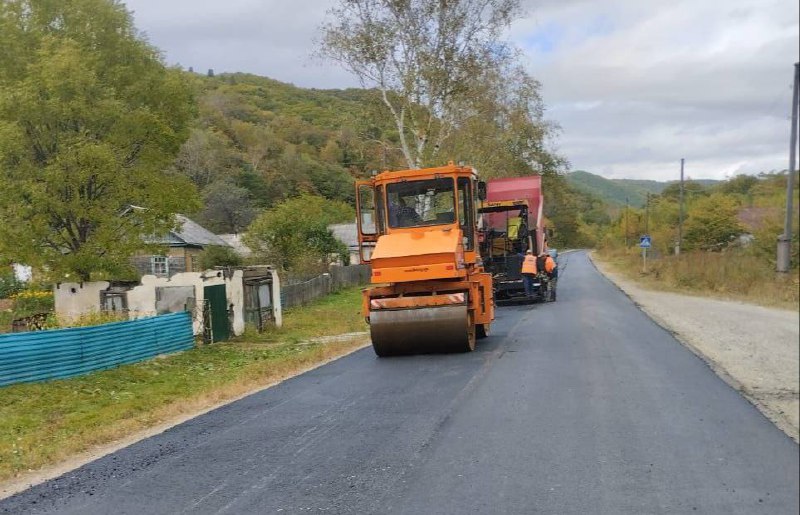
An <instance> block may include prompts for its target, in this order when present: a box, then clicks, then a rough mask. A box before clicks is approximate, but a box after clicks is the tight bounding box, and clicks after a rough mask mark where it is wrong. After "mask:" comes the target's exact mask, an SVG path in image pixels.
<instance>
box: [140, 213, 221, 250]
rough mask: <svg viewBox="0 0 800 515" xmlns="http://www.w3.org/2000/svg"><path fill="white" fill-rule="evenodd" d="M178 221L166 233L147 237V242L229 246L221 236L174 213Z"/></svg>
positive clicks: (175, 244) (174, 244) (176, 244)
mask: <svg viewBox="0 0 800 515" xmlns="http://www.w3.org/2000/svg"><path fill="white" fill-rule="evenodd" d="M175 218H176V220H177V221H178V228H177V229H175V230H174V231H170V232H169V234H168V235H165V236H161V237H155V238H148V239H147V240H148V242H149V243H159V244H166V245H172V246H180V245H197V246H199V247H205V246H207V245H219V246H221V247H229V246H230V245H228V244H227V243H226V242H225V241H224V240H223V239H222V238H220V237H219V236H217V235H216V234H214V233H213V232H211V231H209V230H208V229H206V228H205V227H203V226H201V225H200V224H198V223H197V222H195V221H194V220H191V219H190V218H189V217H187V216H184V215H181V214H176V215H175Z"/></svg>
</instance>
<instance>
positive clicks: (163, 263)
mask: <svg viewBox="0 0 800 515" xmlns="http://www.w3.org/2000/svg"><path fill="white" fill-rule="evenodd" d="M150 271H151V272H152V273H153V275H155V276H156V277H169V259H168V258H167V257H165V256H152V257H151V258H150Z"/></svg>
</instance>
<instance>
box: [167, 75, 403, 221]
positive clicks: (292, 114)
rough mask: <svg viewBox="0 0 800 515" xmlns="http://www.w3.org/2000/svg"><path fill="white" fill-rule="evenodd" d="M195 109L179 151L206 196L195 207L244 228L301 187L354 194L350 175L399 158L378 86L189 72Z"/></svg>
mask: <svg viewBox="0 0 800 515" xmlns="http://www.w3.org/2000/svg"><path fill="white" fill-rule="evenodd" d="M192 80H193V81H194V82H195V86H196V90H197V92H198V97H199V98H198V117H197V118H196V120H195V122H194V126H193V127H192V129H191V134H190V136H189V140H188V141H187V142H186V143H185V144H184V145H183V147H182V148H181V151H180V154H179V155H178V158H177V159H176V164H175V168H176V171H177V172H178V173H180V174H182V175H185V176H187V177H188V178H189V179H191V180H192V182H193V183H194V184H195V185H196V186H197V188H198V190H199V191H200V193H201V196H202V197H203V202H202V206H203V207H202V209H201V211H200V212H199V213H196V214H195V216H197V217H198V218H199V220H200V221H201V222H202V223H203V224H205V225H207V226H208V227H209V228H210V229H212V230H214V231H216V232H240V231H242V230H244V229H245V228H246V227H247V225H248V224H249V223H250V221H251V220H252V219H253V217H254V216H255V214H256V213H257V212H258V211H259V210H261V209H263V208H268V207H271V206H273V205H274V204H275V203H276V202H279V201H281V200H283V199H285V198H288V197H292V196H296V195H298V194H301V193H313V194H319V195H322V196H324V197H327V198H330V199H336V200H344V201H350V200H352V196H353V177H354V176H359V175H363V174H365V173H368V172H369V170H371V169H376V168H382V167H385V166H388V165H391V164H394V163H393V160H394V157H395V156H394V154H393V153H392V152H390V151H386V150H385V149H384V147H383V146H382V145H381V144H380V143H378V142H379V141H380V140H381V139H382V138H385V136H384V132H385V131H386V130H387V128H386V127H384V126H381V125H379V124H378V123H376V122H375V121H374V120H380V117H377V116H370V113H371V111H372V110H373V109H375V108H377V103H376V99H375V98H374V92H371V91H368V90H360V89H349V90H317V89H303V88H298V87H295V86H293V85H290V84H285V83H281V82H278V81H275V80H272V79H268V78H264V77H258V76H254V75H247V74H230V75H227V74H226V75H221V76H217V77H203V76H199V75H198V76H193V77H192Z"/></svg>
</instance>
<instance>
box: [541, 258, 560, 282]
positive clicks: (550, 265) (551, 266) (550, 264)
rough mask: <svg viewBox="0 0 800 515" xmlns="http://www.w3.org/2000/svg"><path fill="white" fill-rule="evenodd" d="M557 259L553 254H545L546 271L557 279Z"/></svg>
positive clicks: (552, 277)
mask: <svg viewBox="0 0 800 515" xmlns="http://www.w3.org/2000/svg"><path fill="white" fill-rule="evenodd" d="M557 266H558V265H556V261H555V260H554V259H553V256H551V255H550V254H547V253H545V254H544V271H545V272H547V275H549V276H550V278H551V279H555V278H556V277H558V272H557V271H556V267H557Z"/></svg>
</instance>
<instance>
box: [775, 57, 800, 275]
mask: <svg viewBox="0 0 800 515" xmlns="http://www.w3.org/2000/svg"><path fill="white" fill-rule="evenodd" d="M798 103H800V63H794V87H793V88H792V128H791V130H790V133H791V140H790V144H789V177H788V178H787V179H786V218H785V220H784V223H783V234H781V235H780V236H779V237H778V260H777V261H778V267H777V269H778V272H782V273H786V272H788V271H789V265H790V262H791V259H792V217H794V207H793V206H792V201H793V200H794V171H795V159H796V157H797V154H796V151H797V106H798Z"/></svg>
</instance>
